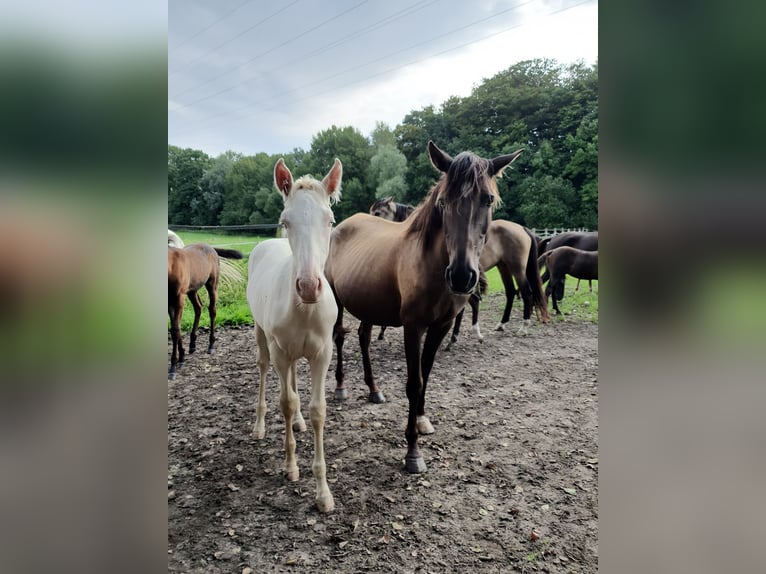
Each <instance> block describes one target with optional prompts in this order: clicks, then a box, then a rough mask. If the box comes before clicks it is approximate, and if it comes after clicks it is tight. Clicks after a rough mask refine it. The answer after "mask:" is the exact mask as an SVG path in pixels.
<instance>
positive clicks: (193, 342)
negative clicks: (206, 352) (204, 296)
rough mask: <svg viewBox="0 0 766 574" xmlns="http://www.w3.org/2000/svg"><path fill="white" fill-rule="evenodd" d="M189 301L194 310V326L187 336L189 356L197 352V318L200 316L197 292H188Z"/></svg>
mask: <svg viewBox="0 0 766 574" xmlns="http://www.w3.org/2000/svg"><path fill="white" fill-rule="evenodd" d="M189 301H191V304H192V307H193V308H194V325H193V326H192V330H191V334H190V335H189V354H190V355H191V354H192V353H193V352H194V351H196V350H197V329H198V328H199V318H200V316H201V315H202V301H200V299H199V293H198V292H197V291H189Z"/></svg>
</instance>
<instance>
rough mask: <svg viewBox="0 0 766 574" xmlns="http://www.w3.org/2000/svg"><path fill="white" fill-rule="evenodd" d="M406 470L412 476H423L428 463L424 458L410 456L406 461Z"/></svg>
mask: <svg viewBox="0 0 766 574" xmlns="http://www.w3.org/2000/svg"><path fill="white" fill-rule="evenodd" d="M404 468H405V469H406V470H407V472H409V473H410V474H422V473H424V472H425V471H426V470H427V468H426V463H425V461H424V460H423V457H422V456H418V457H414V458H410V457H409V456H408V457H406V458H405V459H404Z"/></svg>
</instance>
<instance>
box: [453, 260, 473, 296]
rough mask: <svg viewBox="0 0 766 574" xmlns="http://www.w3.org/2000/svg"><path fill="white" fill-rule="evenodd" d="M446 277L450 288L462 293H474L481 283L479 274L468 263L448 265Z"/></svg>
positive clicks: (454, 291)
mask: <svg viewBox="0 0 766 574" xmlns="http://www.w3.org/2000/svg"><path fill="white" fill-rule="evenodd" d="M444 278H445V279H446V280H447V285H448V286H449V288H450V290H451V291H452V292H453V293H459V294H461V295H468V294H470V293H473V291H474V289H476V285H478V283H479V274H478V273H477V272H476V271H474V270H473V269H471V268H470V267H469V266H467V265H464V266H456V267H455V268H453V267H452V266H451V265H450V266H448V267H447V270H446V271H445V272H444Z"/></svg>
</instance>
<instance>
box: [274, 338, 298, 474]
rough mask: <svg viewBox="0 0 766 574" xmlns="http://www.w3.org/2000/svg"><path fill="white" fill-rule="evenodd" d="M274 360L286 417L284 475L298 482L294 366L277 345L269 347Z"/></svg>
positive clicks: (283, 413)
mask: <svg viewBox="0 0 766 574" xmlns="http://www.w3.org/2000/svg"><path fill="white" fill-rule="evenodd" d="M269 351H270V352H271V356H272V357H273V358H274V368H275V369H276V371H277V374H278V375H279V406H280V408H281V409H282V415H283V416H284V417H285V465H284V473H285V476H286V477H287V480H289V481H295V480H298V477H299V476H300V473H299V471H298V463H297V462H296V460H295V436H294V435H293V424H292V423H293V417H294V416H295V412H296V411H297V410H298V409H299V408H300V403H299V401H298V395H297V393H296V392H295V390H294V389H293V386H292V384H291V383H290V378H291V376H292V373H291V371H292V364H291V361H290V360H289V358H288V357H287V355H285V353H284V352H283V351H281V350H280V349H279V347H278V346H277V345H273V346H270V347H269Z"/></svg>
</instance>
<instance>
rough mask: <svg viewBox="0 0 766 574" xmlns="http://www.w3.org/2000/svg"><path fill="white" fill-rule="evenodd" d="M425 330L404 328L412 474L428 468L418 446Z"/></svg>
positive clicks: (408, 461)
mask: <svg viewBox="0 0 766 574" xmlns="http://www.w3.org/2000/svg"><path fill="white" fill-rule="evenodd" d="M422 338H423V330H422V329H419V328H413V327H405V328H404V353H405V355H406V357H407V400H408V401H409V404H410V408H409V412H408V414H407V430H405V431H404V436H405V437H406V438H407V456H406V458H405V459H404V467H405V468H406V469H407V472H409V473H410V474H419V473H422V472H425V471H426V470H427V468H426V463H425V461H424V460H423V456H422V455H421V454H420V449H419V448H418V428H417V419H418V408H419V405H420V402H421V400H422V396H423V384H422V380H421V377H420V342H421V340H422Z"/></svg>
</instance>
